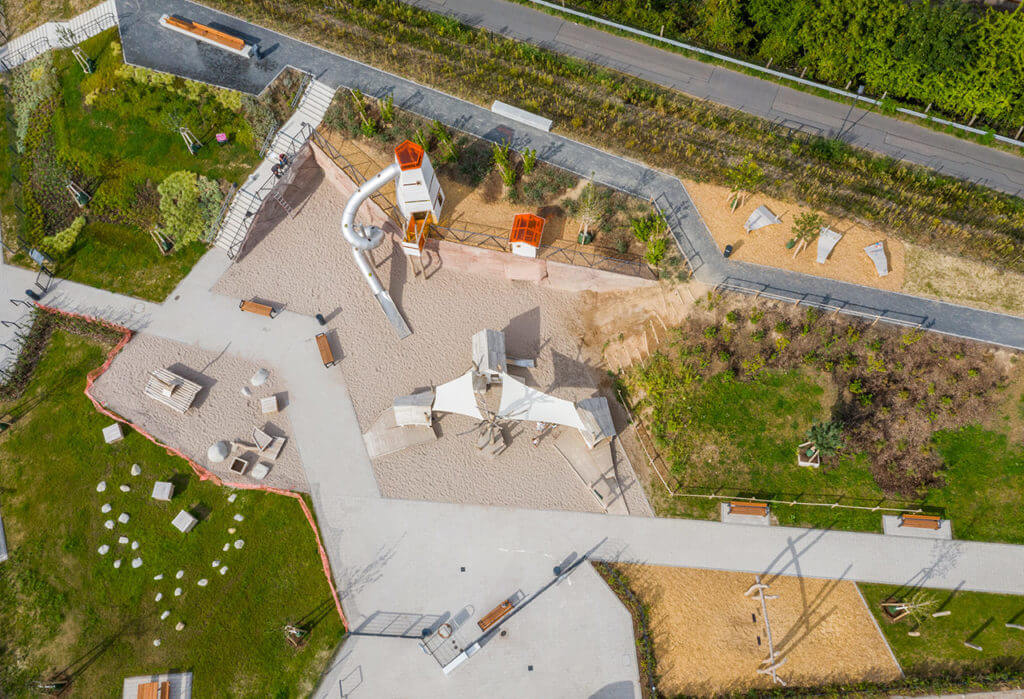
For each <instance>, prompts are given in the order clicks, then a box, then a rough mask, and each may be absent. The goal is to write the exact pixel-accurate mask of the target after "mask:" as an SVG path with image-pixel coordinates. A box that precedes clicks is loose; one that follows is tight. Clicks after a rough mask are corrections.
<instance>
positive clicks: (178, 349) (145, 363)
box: [93, 335, 309, 491]
mask: <svg viewBox="0 0 1024 699" xmlns="http://www.w3.org/2000/svg"><path fill="white" fill-rule="evenodd" d="M156 368H167V369H170V370H171V371H173V372H175V373H177V374H179V375H180V376H182V377H184V378H186V379H188V380H190V381H195V382H196V383H198V384H199V385H201V386H202V387H203V389H202V390H201V391H200V392H199V394H198V396H196V400H195V402H194V403H193V405H192V407H191V408H189V410H188V411H187V412H186V413H184V414H180V413H177V412H175V411H174V410H172V409H171V408H169V407H167V406H165V405H163V404H161V403H158V402H157V401H155V400H153V399H152V398H149V397H148V396H146V395H145V394H144V393H143V389H144V388H145V386H146V380H147V377H148V375H149V372H150V371H152V370H153V369H156ZM260 368H261V367H260V366H259V365H256V364H253V363H251V362H248V361H246V360H243V359H239V358H238V357H234V356H231V355H226V354H217V353H216V352H207V351H205V350H201V349H198V348H196V347H191V346H189V345H183V344H180V343H177V342H172V341H170V340H164V339H161V338H156V337H152V336H149V335H136V336H135V337H134V338H133V339H132V341H131V342H129V343H128V344H127V345H126V346H125V348H124V349H123V350H121V353H120V354H118V355H117V357H116V358H115V359H114V361H113V363H112V364H111V365H110V368H109V369H107V371H106V373H104V374H103V375H102V376H100V378H99V379H98V380H97V381H96V383H95V384H94V386H93V396H94V397H95V398H96V399H97V400H99V401H100V402H101V403H102V404H103V405H104V406H106V407H107V408H109V409H111V410H113V411H114V412H115V413H117V414H119V415H121V416H123V417H125V418H127V419H128V420H130V421H132V422H133V423H135V424H136V425H138V426H139V427H141V428H142V429H144V430H146V431H147V432H149V433H150V434H151V435H153V436H154V437H156V438H157V439H159V440H160V441H162V442H164V443H165V444H168V445H170V446H172V447H174V448H175V449H179V450H180V451H181V452H183V453H184V454H185V455H186V456H188V457H189V458H190V459H192V460H193V461H195V462H196V463H198V464H199V465H200V466H205V467H206V468H208V469H210V470H211V471H213V472H214V473H216V474H217V475H218V476H220V477H222V478H224V479H225V480H228V481H234V482H246V483H252V484H257V483H260V484H262V485H267V486H272V487H276V488H285V489H288V490H301V491H307V490H308V489H309V486H308V485H307V484H306V477H305V473H304V472H303V470H302V463H301V461H300V460H299V451H298V448H297V447H296V445H295V444H294V442H291V443H289V442H286V443H285V445H284V449H283V450H282V452H281V454H280V455H279V456H278V457H277V459H276V460H275V461H267V460H266V459H259V460H261V461H266V462H267V463H268V464H269V465H270V466H271V469H270V474H269V475H268V476H267V477H266V478H265V479H264V480H262V481H256V480H253V479H251V478H248V477H247V476H239V475H236V474H234V473H231V471H229V470H228V466H229V463H228V462H226V461H225V462H221V463H210V462H209V461H208V460H207V458H206V450H207V449H208V448H209V447H210V445H211V444H213V443H214V442H216V441H219V440H240V441H243V442H247V443H250V444H251V443H252V429H253V428H254V427H260V428H261V429H263V430H264V431H265V432H267V433H268V434H270V435H271V436H275V437H276V436H283V437H290V436H291V434H292V429H291V423H290V422H289V421H288V417H287V396H288V392H287V390H286V387H285V386H284V385H283V384H282V383H281V380H280V379H279V378H278V376H277V372H275V371H274V369H273V367H266V368H267V369H270V377H269V378H268V379H267V382H266V383H264V384H263V385H262V386H259V387H254V386H251V385H250V383H249V379H250V377H252V375H253V374H255V373H256V371H257V370H258V369H260ZM244 386H248V387H249V388H250V390H251V391H252V396H251V397H246V396H243V395H242V394H241V389H242V387H244ZM271 395H276V396H278V404H279V405H281V406H283V409H284V412H279V413H274V414H270V415H263V414H262V413H261V412H260V405H259V400H260V398H264V397H267V396H271ZM242 453H243V455H247V456H248V460H249V464H250V466H254V465H255V464H256V461H257V459H258V455H257V454H256V450H255V448H253V449H246V450H244V451H243V452H242Z"/></svg>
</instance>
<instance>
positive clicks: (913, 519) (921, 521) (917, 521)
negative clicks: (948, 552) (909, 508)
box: [900, 514, 942, 529]
mask: <svg viewBox="0 0 1024 699" xmlns="http://www.w3.org/2000/svg"><path fill="white" fill-rule="evenodd" d="M900 526H901V527H914V528H915V529H938V528H939V527H940V526H942V518H941V517H939V516H938V515H913V514H903V515H901V516H900Z"/></svg>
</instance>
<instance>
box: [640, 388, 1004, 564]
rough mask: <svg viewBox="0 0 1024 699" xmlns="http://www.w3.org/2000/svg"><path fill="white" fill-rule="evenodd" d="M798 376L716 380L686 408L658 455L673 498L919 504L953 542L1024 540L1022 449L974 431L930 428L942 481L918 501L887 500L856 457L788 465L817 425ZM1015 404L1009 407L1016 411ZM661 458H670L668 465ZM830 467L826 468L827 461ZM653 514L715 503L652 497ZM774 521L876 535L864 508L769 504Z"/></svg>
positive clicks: (714, 511)
mask: <svg viewBox="0 0 1024 699" xmlns="http://www.w3.org/2000/svg"><path fill="white" fill-rule="evenodd" d="M824 380H825V379H824V378H816V377H814V376H812V375H810V374H806V373H801V372H786V373H780V372H773V373H768V374H766V375H765V376H764V378H762V379H761V380H760V381H740V380H738V379H736V378H734V377H732V375H730V374H717V375H715V376H713V377H711V378H710V379H708V380H707V381H705V382H704V383H703V385H701V386H700V387H699V388H698V389H696V392H695V394H694V397H693V398H692V399H691V400H690V402H689V404H688V405H687V407H686V411H687V413H686V416H687V419H688V420H689V423H688V425H687V427H686V437H685V438H684V439H678V440H676V443H675V444H672V445H669V447H668V451H666V450H665V449H663V453H665V455H666V458H669V453H670V452H671V453H675V454H681V455H683V458H684V459H685V464H686V465H685V467H683V468H679V469H677V471H676V476H677V477H678V478H679V480H680V482H681V484H682V485H683V488H682V492H690V493H694V492H697V493H704V492H720V493H721V492H725V493H728V494H731V495H745V496H749V497H758V498H766V499H768V498H770V499H776V500H800V501H801V502H840V503H842V504H846V505H857V506H866V507H873V506H875V505H878V504H883V503H884V505H885V506H887V507H917V506H923V507H925V508H927V509H928V510H929V511H935V512H939V513H941V514H942V515H943V516H944V517H947V518H949V519H951V520H952V521H953V529H954V533H955V535H956V537H957V538H959V539H973V540H980V541H1001V542H1007V543H1014V544H1021V543H1024V448H1022V447H1021V446H1019V445H1016V444H1012V443H1011V442H1010V440H1009V438H1008V436H1007V435H1006V434H1005V433H1003V432H999V431H994V430H991V429H985V428H983V427H981V426H979V425H968V426H965V427H963V428H961V429H959V430H945V431H940V432H937V433H936V434H935V435H934V437H933V440H932V442H933V445H934V447H935V448H936V449H937V450H938V453H939V454H940V455H941V456H942V459H943V461H944V462H945V470H944V472H943V477H944V479H945V484H944V485H943V486H942V487H939V488H933V489H930V490H928V491H927V493H926V495H925V497H924V498H923V499H922V500H919V501H913V500H911V501H904V500H900V501H894V500H890V499H889V498H887V497H886V495H885V493H884V492H883V491H882V490H881V489H880V488H879V487H878V486H877V485H876V483H875V482H874V479H873V478H872V475H871V472H870V470H869V467H868V461H867V458H866V457H865V456H864V455H862V454H845V455H843V456H841V457H838V459H836V460H832V459H827V460H826V464H825V467H823V468H820V469H812V468H802V467H799V466H797V465H796V454H795V446H796V445H797V444H799V443H800V442H802V441H804V439H805V435H806V432H807V428H808V427H809V426H810V424H811V423H812V422H813V421H814V420H821V419H826V418H827V417H828V414H829V409H828V408H827V407H826V406H823V405H822V402H823V399H824V398H825V389H824V388H823V386H822V384H821V383H820V382H821V381H824ZM1021 405H1024V403H1021V404H1019V405H1014V406H1011V407H1010V409H1011V410H1016V411H1019V410H1021V407H1020V406H1021ZM670 460H671V459H670ZM830 462H831V463H830ZM653 494H654V496H655V498H656V500H657V505H658V510H659V512H660V513H661V514H665V515H673V516H679V517H696V518H702V519H718V516H719V513H718V503H719V500H717V499H702V498H687V497H672V498H670V497H667V496H663V495H662V494H661V493H660V492H658V491H657V490H655V491H654V493H653ZM772 514H773V515H775V516H776V517H777V518H778V520H779V523H780V524H784V525H793V526H811V527H830V528H831V527H834V528H839V529H848V530H855V531H875V532H880V531H881V515H880V513H879V512H871V511H870V510H854V509H845V508H827V507H808V506H789V505H781V504H773V505H772Z"/></svg>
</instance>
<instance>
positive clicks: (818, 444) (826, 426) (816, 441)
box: [807, 420, 843, 456]
mask: <svg viewBox="0 0 1024 699" xmlns="http://www.w3.org/2000/svg"><path fill="white" fill-rule="evenodd" d="M807 441H809V442H811V443H812V445H813V448H814V449H815V451H817V453H818V454H821V455H822V456H832V455H833V454H835V453H836V452H838V451H839V450H840V449H842V448H843V426H842V424H841V423H839V422H835V421H832V420H829V421H827V422H815V423H814V424H813V425H811V427H810V429H809V430H807Z"/></svg>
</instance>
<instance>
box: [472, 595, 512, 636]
mask: <svg viewBox="0 0 1024 699" xmlns="http://www.w3.org/2000/svg"><path fill="white" fill-rule="evenodd" d="M513 607H515V604H513V603H512V600H510V599H507V600H505V601H504V602H502V603H501V604H499V605H498V606H497V607H495V608H494V609H492V610H491V611H489V612H487V614H485V615H484V616H483V618H482V619H480V621H478V622H476V624H477V626H479V627H480V630H481V631H486V630H487V629H489V628H491V627H492V626H494V625H495V624H497V623H498V621H500V620H501V618H502V617H503V616H505V615H506V614H508V613H509V612H511V611H512V608H513Z"/></svg>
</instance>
